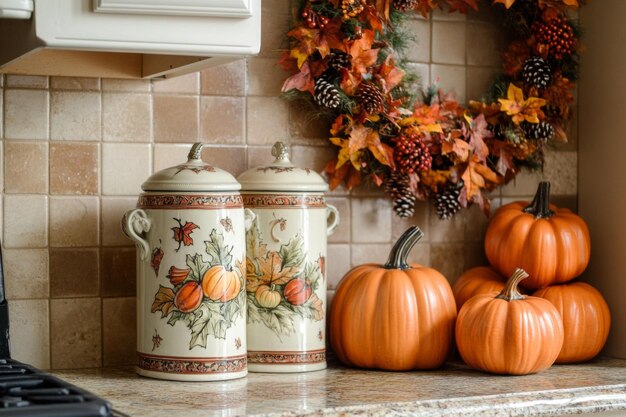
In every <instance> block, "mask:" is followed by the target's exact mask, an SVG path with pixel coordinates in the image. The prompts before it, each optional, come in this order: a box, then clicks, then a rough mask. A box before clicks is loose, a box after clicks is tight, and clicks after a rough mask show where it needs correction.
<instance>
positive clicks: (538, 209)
mask: <svg viewBox="0 0 626 417" xmlns="http://www.w3.org/2000/svg"><path fill="white" fill-rule="evenodd" d="M524 213H530V214H532V215H533V216H535V218H536V219H547V218H550V217H552V216H553V215H554V212H553V211H552V210H550V183H549V182H548V181H541V182H540V183H539V186H538V187H537V192H536V193H535V198H533V201H531V202H530V205H529V206H528V207H526V208H525V209H524Z"/></svg>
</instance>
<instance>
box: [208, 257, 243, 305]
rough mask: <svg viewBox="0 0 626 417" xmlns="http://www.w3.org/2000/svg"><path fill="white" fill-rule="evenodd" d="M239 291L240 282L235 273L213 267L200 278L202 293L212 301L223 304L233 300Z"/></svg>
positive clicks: (223, 268)
mask: <svg viewBox="0 0 626 417" xmlns="http://www.w3.org/2000/svg"><path fill="white" fill-rule="evenodd" d="M240 290H241V280H240V279H239V275H238V274H237V272H236V271H229V270H228V269H226V268H225V267H223V266H222V265H215V266H212V267H211V268H209V269H208V271H206V272H205V273H204V275H203V276H202V292H203V293H204V296H205V297H207V298H208V299H209V300H212V301H221V302H223V303H225V302H226V301H230V300H232V299H233V298H235V297H236V296H237V295H238V294H239V291H240Z"/></svg>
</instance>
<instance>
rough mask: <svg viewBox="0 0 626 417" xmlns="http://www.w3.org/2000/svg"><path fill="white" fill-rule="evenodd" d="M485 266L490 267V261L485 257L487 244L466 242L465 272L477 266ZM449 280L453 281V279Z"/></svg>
mask: <svg viewBox="0 0 626 417" xmlns="http://www.w3.org/2000/svg"><path fill="white" fill-rule="evenodd" d="M484 265H489V261H487V257H486V256H485V244H484V243H483V242H473V243H470V242H466V243H465V268H464V271H467V270H468V269H470V268H474V267H476V266H484ZM457 278H458V277H454V280H456V279H457ZM449 279H450V280H451V281H452V277H451V278H449ZM452 282H454V281H452Z"/></svg>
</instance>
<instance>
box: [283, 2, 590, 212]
mask: <svg viewBox="0 0 626 417" xmlns="http://www.w3.org/2000/svg"><path fill="white" fill-rule="evenodd" d="M583 2H584V0H493V7H496V8H497V9H498V10H497V12H498V13H501V14H502V16H501V20H502V22H503V23H504V28H505V29H503V30H505V31H506V33H507V35H510V41H509V44H508V47H507V48H506V50H505V51H504V52H503V53H502V58H503V71H502V74H500V75H499V76H498V77H496V79H495V80H494V82H493V85H492V87H491V90H490V92H489V93H488V94H486V96H485V98H483V99H482V100H481V101H470V102H469V104H468V105H467V106H465V107H464V106H462V105H460V104H459V103H458V102H457V101H456V100H455V99H454V98H453V96H452V95H450V94H446V93H444V92H442V91H441V90H439V89H438V88H437V87H436V86H431V87H430V88H429V89H428V90H427V91H425V92H424V93H422V94H421V97H419V98H418V99H414V96H415V95H416V94H415V93H414V92H415V91H416V88H415V79H414V77H411V76H410V74H408V73H407V72H405V71H404V70H403V69H402V62H403V58H402V54H401V52H402V47H403V43H404V42H405V40H406V39H407V35H406V34H405V33H403V32H402V21H403V19H404V18H406V17H407V16H408V15H409V14H410V13H415V12H418V13H421V14H422V15H423V16H424V17H428V15H429V14H430V13H431V12H432V11H433V10H434V9H436V8H442V9H447V10H449V11H450V12H460V13H467V12H468V11H469V9H470V8H471V9H474V10H477V9H478V5H477V0H295V4H294V8H293V9H294V16H295V17H294V25H293V29H291V31H290V32H289V33H288V37H289V40H290V43H291V44H290V48H291V49H289V50H287V51H286V52H285V53H284V55H283V56H282V58H281V60H280V65H281V66H282V67H283V68H284V69H285V70H287V71H289V72H290V73H291V76H289V77H288V78H287V79H286V80H285V83H284V85H283V93H285V95H287V96H288V97H296V96H297V97H301V98H302V97H304V98H305V99H307V100H310V101H312V102H314V103H315V105H316V111H317V112H321V113H322V114H324V115H326V116H328V117H329V118H330V119H331V120H332V127H331V129H330V141H331V142H332V143H333V144H334V145H336V146H338V147H339V149H338V154H337V157H336V158H335V159H333V160H331V161H329V162H328V164H327V166H326V169H325V171H326V173H327V175H328V176H329V180H330V186H331V189H332V188H335V187H337V186H338V185H340V184H344V185H345V186H346V187H347V188H348V189H351V188H353V187H355V186H357V185H358V184H360V183H361V182H362V181H363V180H364V179H369V180H371V181H372V182H373V183H374V184H376V185H377V186H383V187H384V188H385V190H386V192H387V193H388V194H389V196H390V197H391V198H392V199H393V201H394V210H395V212H396V213H397V214H398V215H400V216H403V217H408V216H411V215H412V214H413V210H414V205H415V201H416V200H417V199H420V200H425V199H431V200H433V202H434V204H435V207H436V209H437V212H438V214H439V216H440V217H441V218H449V217H451V216H453V215H454V214H455V213H456V212H457V211H458V210H459V209H460V208H461V207H467V206H468V205H470V204H472V203H476V204H478V205H480V206H481V208H482V209H483V210H484V211H485V212H486V213H488V212H489V200H488V199H487V198H486V197H485V196H484V195H483V192H484V191H488V190H491V189H493V188H495V187H496V186H498V185H500V184H503V183H506V182H508V181H510V180H511V179H512V178H514V177H515V175H516V174H517V173H518V172H519V170H520V169H521V167H523V166H529V167H535V168H536V167H540V166H542V164H543V149H544V147H545V145H546V143H547V142H548V141H560V142H566V141H567V136H566V133H565V124H566V122H567V121H568V120H569V119H570V116H571V109H570V106H571V104H572V102H573V100H574V98H573V95H572V91H573V89H574V81H575V79H576V75H577V70H578V50H579V41H578V35H577V33H578V30H577V28H576V26H575V25H574V24H573V23H572V22H571V21H569V20H568V17H567V16H568V11H571V10H576V9H578V8H579V7H580V6H582V4H583ZM498 3H500V4H498Z"/></svg>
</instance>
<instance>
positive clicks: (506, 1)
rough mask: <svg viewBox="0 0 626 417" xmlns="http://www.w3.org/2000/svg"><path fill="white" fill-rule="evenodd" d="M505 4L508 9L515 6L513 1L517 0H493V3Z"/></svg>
mask: <svg viewBox="0 0 626 417" xmlns="http://www.w3.org/2000/svg"><path fill="white" fill-rule="evenodd" d="M498 3H500V4H504V7H506V8H507V9H510V8H511V6H513V3H515V0H493V4H498Z"/></svg>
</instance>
